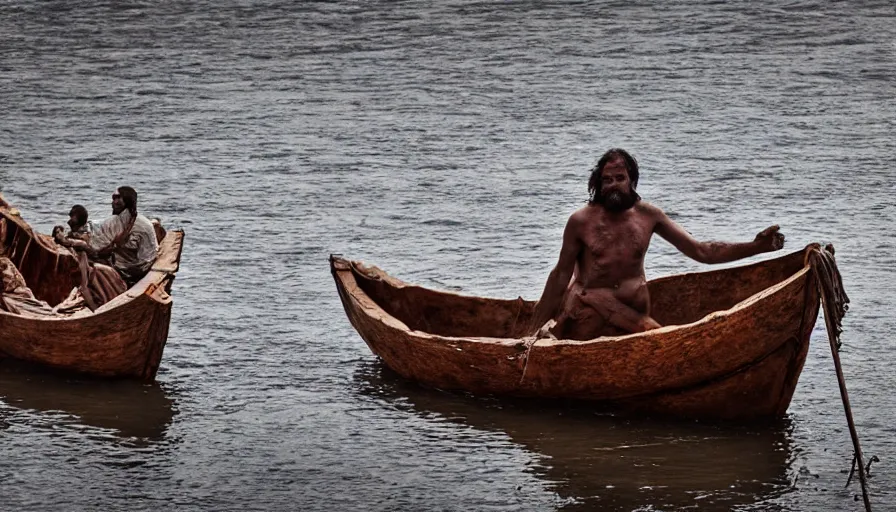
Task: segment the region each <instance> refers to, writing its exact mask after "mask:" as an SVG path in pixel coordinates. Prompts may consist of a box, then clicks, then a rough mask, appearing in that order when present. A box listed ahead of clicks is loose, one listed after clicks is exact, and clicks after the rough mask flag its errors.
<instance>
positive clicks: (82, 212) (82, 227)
mask: <svg viewBox="0 0 896 512" xmlns="http://www.w3.org/2000/svg"><path fill="white" fill-rule="evenodd" d="M87 217H88V214H87V208H84V207H83V206H81V205H80V204H76V205H75V206H72V209H71V210H70V211H69V212H68V223H67V224H68V227H69V232H68V233H65V228H63V227H62V226H55V227H54V228H53V238H55V239H56V241H57V242H58V243H59V244H60V245H65V246H67V247H72V245H71V244H70V243H68V241H67V240H66V239H72V240H81V241H83V242H89V241H90V232H91V224H90V222H89V221H88V220H87Z"/></svg>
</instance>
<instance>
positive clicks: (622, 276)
mask: <svg viewBox="0 0 896 512" xmlns="http://www.w3.org/2000/svg"><path fill="white" fill-rule="evenodd" d="M637 185H638V163H637V161H635V159H634V158H633V157H632V156H631V155H629V154H628V153H627V152H626V151H624V150H622V149H611V150H609V151H607V152H606V153H605V154H604V155H603V156H602V157H601V159H600V160H599V161H598V163H597V165H596V166H595V168H594V169H593V170H592V172H591V179H590V180H589V182H588V191H589V193H590V195H591V197H590V200H589V201H588V205H587V206H585V207H584V208H582V209H580V210H578V211H576V212H575V213H573V214H572V215H571V216H570V217H569V221H568V222H567V223H566V228H565V229H564V231H563V246H562V248H561V250H560V259H559V261H558V262H557V265H556V266H555V267H554V269H553V270H552V271H551V273H550V275H549V276H548V280H547V283H546V284H545V287H544V292H543V293H542V296H541V299H540V300H539V301H538V304H537V305H536V307H535V312H534V314H533V316H532V323H531V324H530V327H529V332H531V333H533V334H535V335H536V336H538V337H543V336H547V335H548V333H550V334H552V335H554V336H556V337H557V338H561V339H573V340H588V339H592V338H597V337H600V336H614V335H620V334H629V333H634V332H642V331H647V330H650V329H656V328H658V327H660V324H658V323H657V322H656V321H655V320H654V319H653V318H651V317H650V296H649V294H648V291H647V280H646V278H645V276H644V256H645V254H647V247H648V246H649V245H650V238H651V236H652V235H653V234H654V233H656V234H658V235H660V236H661V237H663V238H664V239H666V240H667V241H669V243H671V244H672V245H674V246H675V247H676V248H677V249H678V250H679V251H681V252H682V253H684V254H685V255H686V256H688V257H690V258H692V259H694V260H697V261H699V262H701V263H725V262H729V261H735V260H739V259H742V258H747V257H749V256H754V255H756V254H760V253H763V252H771V251H777V250H779V249H781V248H782V247H784V235H783V234H781V233H779V232H778V226H771V227H769V228H766V229H765V230H763V231H762V232H760V233H759V234H758V235H756V238H755V239H754V240H753V241H752V242H744V243H725V242H700V241H698V240H695V239H694V238H693V237H692V236H691V235H690V234H689V233H688V232H687V231H685V230H684V229H683V228H682V227H681V226H679V225H678V224H676V223H675V222H674V221H672V219H670V218H669V217H668V216H667V215H666V214H665V213H664V212H663V211H662V210H661V209H659V208H657V207H656V206H654V205H652V204H650V203H647V202H645V201H642V200H641V197H640V196H639V195H638V194H637V192H635V188H636V187H637ZM550 320H553V321H554V322H556V324H554V322H549V321H550Z"/></svg>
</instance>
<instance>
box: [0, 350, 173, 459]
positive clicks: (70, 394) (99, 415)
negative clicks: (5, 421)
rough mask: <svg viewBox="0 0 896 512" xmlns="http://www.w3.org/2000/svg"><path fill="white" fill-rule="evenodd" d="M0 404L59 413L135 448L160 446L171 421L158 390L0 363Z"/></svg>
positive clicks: (153, 386) (170, 409)
mask: <svg viewBox="0 0 896 512" xmlns="http://www.w3.org/2000/svg"><path fill="white" fill-rule="evenodd" d="M0 400H2V401H3V402H5V403H6V404H7V405H9V406H11V407H15V408H19V409H28V410H36V411H40V412H56V411H58V412H62V413H64V414H67V415H71V416H74V417H76V418H77V421H78V422H79V423H82V424H84V425H88V426H92V427H99V428H103V429H109V430H112V431H113V432H114V433H115V435H116V436H120V437H123V438H137V440H138V441H141V442H152V441H157V440H161V439H162V438H163V437H164V435H165V431H166V429H167V428H168V425H169V424H170V423H171V420H172V418H173V417H174V408H173V402H172V400H171V399H170V398H169V397H168V396H167V395H166V393H165V390H164V389H162V387H161V386H159V384H157V383H155V384H144V383H141V382H136V381H130V380H103V379H94V378H90V377H82V376H74V375H68V374H60V373H57V372H52V371H48V370H46V369H43V368H37V367H35V366H33V365H29V364H26V363H22V362H19V361H14V360H8V359H7V360H0Z"/></svg>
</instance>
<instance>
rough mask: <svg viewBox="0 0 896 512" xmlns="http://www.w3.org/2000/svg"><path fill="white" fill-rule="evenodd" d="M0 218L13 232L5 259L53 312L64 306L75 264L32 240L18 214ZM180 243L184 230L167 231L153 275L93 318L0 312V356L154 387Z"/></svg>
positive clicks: (46, 242) (49, 244)
mask: <svg viewBox="0 0 896 512" xmlns="http://www.w3.org/2000/svg"><path fill="white" fill-rule="evenodd" d="M0 216H3V217H4V218H6V219H7V221H8V224H9V225H14V226H15V227H16V229H9V228H8V232H7V242H8V243H7V244H6V245H7V247H8V249H7V253H8V256H9V257H10V259H11V260H12V261H13V262H14V263H16V266H17V267H18V268H19V271H20V272H21V273H22V275H23V276H24V277H25V279H26V282H27V283H28V285H29V287H30V288H31V289H32V290H33V291H34V294H35V296H37V297H38V298H41V299H43V300H45V301H47V302H48V303H50V304H51V305H55V304H57V303H58V302H60V301H62V300H63V299H64V298H65V297H66V296H67V295H68V293H69V292H70V291H71V289H72V288H73V287H74V286H75V283H76V281H75V280H74V279H75V277H76V272H77V262H76V261H75V258H74V257H73V256H72V255H71V254H70V253H68V252H67V250H64V249H57V247H56V244H55V243H54V242H53V241H52V239H49V237H45V236H44V235H40V234H38V233H34V232H33V231H32V230H31V228H30V227H29V226H28V225H27V224H26V223H25V222H24V221H23V220H22V219H21V218H20V217H19V216H18V215H13V214H11V213H10V212H9V211H8V210H4V209H2V208H0ZM10 221H11V222H10ZM183 236H184V234H183V231H169V232H168V233H167V235H166V237H165V239H164V240H163V241H162V243H161V244H160V245H159V258H158V260H157V262H156V265H155V266H154V267H153V270H152V271H150V272H149V274H147V275H146V277H144V278H143V279H142V280H141V281H140V282H138V283H137V284H136V285H134V286H133V287H132V288H131V289H129V290H128V291H127V292H125V293H124V294H122V295H120V296H118V297H116V298H115V299H113V300H112V301H110V302H108V303H106V304H104V305H103V306H102V307H101V308H99V309H97V310H96V311H95V312H93V313H92V314H86V315H77V316H74V317H70V318H58V317H48V318H32V317H24V316H19V315H13V314H10V313H7V312H4V311H0V357H11V358H15V359H20V360H23V361H29V362H33V363H38V364H41V365H46V366H51V367H54V368H59V369H63V370H69V371H75V372H82V373H87V374H92V375H98V376H106V377H134V378H139V379H143V380H146V381H152V380H154V379H155V376H156V372H157V371H158V369H159V364H160V362H161V359H162V352H163V350H164V347H165V343H166V341H167V338H168V325H169V321H170V318H171V297H170V295H169V292H170V291H171V284H172V282H173V280H174V277H175V274H176V272H177V269H178V265H179V261H180V255H181V250H182V248H183ZM14 239H15V240H17V241H16V242H15V243H11V242H13V241H14ZM26 247H27V251H26V250H25V248H26Z"/></svg>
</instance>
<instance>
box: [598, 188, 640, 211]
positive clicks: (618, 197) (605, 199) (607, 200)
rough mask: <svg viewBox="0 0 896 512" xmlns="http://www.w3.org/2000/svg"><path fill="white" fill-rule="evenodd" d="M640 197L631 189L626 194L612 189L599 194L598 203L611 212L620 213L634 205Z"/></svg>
mask: <svg viewBox="0 0 896 512" xmlns="http://www.w3.org/2000/svg"><path fill="white" fill-rule="evenodd" d="M640 198H641V197H640V196H638V194H637V193H635V191H631V192H630V193H628V194H623V193H622V192H619V191H618V190H614V191H612V192H610V193H609V194H606V195H603V194H602V195H601V196H600V204H602V205H603V206H604V208H606V209H607V210H609V211H611V212H613V213H620V212H624V211H625V210H628V209H629V208H631V207H632V206H635V203H637V202H638V199H640Z"/></svg>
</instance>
